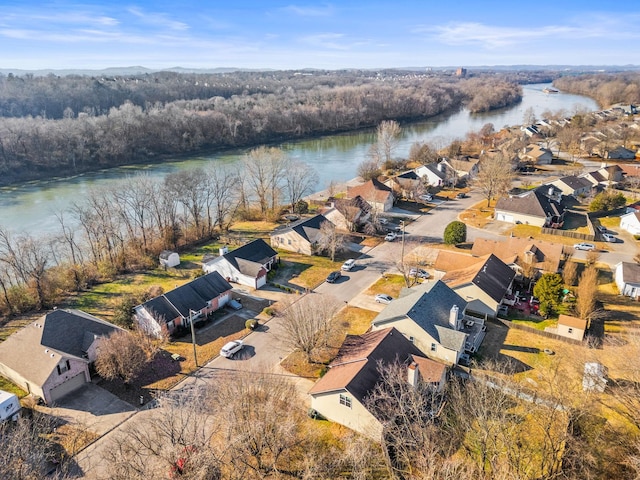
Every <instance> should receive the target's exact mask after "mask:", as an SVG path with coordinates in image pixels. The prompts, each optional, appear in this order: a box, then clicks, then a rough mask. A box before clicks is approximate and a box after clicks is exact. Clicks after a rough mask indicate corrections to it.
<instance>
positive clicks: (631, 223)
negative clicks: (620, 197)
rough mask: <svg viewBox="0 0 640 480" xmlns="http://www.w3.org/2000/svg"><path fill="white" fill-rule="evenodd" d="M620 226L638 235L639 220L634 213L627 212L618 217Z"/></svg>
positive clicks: (639, 229) (639, 230) (639, 232)
mask: <svg viewBox="0 0 640 480" xmlns="http://www.w3.org/2000/svg"><path fill="white" fill-rule="evenodd" d="M620 228H622V229H623V230H626V231H627V232H629V233H630V234H632V235H640V222H639V221H638V217H636V214H635V213H627V214H625V215H622V216H621V217H620Z"/></svg>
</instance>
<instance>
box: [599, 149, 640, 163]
mask: <svg viewBox="0 0 640 480" xmlns="http://www.w3.org/2000/svg"><path fill="white" fill-rule="evenodd" d="M604 158H610V159H613V160H634V159H635V158H636V152H635V151H634V150H629V149H628V148H625V147H623V146H618V147H616V148H612V149H611V150H607V151H605V152H604Z"/></svg>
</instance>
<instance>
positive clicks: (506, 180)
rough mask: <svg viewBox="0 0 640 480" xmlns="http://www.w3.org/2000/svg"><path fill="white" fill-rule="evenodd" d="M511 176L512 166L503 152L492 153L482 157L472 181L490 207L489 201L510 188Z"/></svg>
mask: <svg viewBox="0 0 640 480" xmlns="http://www.w3.org/2000/svg"><path fill="white" fill-rule="evenodd" d="M513 176H514V174H513V166H512V164H511V160H510V159H509V157H508V156H507V155H506V154H505V153H503V152H497V153H492V154H491V155H484V156H483V157H482V159H481V160H480V171H479V172H478V175H476V178H475V179H474V184H475V185H476V186H478V187H479V188H480V190H482V193H483V194H484V197H485V198H486V199H487V206H490V205H491V200H493V199H494V198H496V197H497V196H499V195H503V194H504V193H506V192H507V191H508V190H509V188H511V181H512V180H513Z"/></svg>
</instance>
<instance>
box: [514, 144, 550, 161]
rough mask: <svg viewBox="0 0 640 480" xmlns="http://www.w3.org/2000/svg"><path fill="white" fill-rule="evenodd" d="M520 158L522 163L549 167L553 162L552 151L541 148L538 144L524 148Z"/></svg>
mask: <svg viewBox="0 0 640 480" xmlns="http://www.w3.org/2000/svg"><path fill="white" fill-rule="evenodd" d="M519 158H520V160H521V161H522V162H527V163H533V164H536V165H549V164H550V163H551V162H552V160H553V153H551V150H549V149H548V148H544V147H541V146H540V145H537V144H530V145H527V146H526V147H524V149H523V150H522V153H521V154H520V155H519Z"/></svg>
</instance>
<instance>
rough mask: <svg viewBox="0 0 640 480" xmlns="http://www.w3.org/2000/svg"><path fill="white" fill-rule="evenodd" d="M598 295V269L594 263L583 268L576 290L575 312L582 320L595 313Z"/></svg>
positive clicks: (588, 318)
mask: <svg viewBox="0 0 640 480" xmlns="http://www.w3.org/2000/svg"><path fill="white" fill-rule="evenodd" d="M597 295H598V269H597V268H596V267H595V266H594V265H590V266H588V267H587V268H585V269H584V270H583V272H582V275H580V280H579V281H578V288H577V290H576V297H577V298H576V307H575V308H576V314H577V315H578V317H580V318H582V319H583V320H587V321H588V320H591V319H592V318H593V317H594V315H595V314H596V302H597V299H598V298H597Z"/></svg>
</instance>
